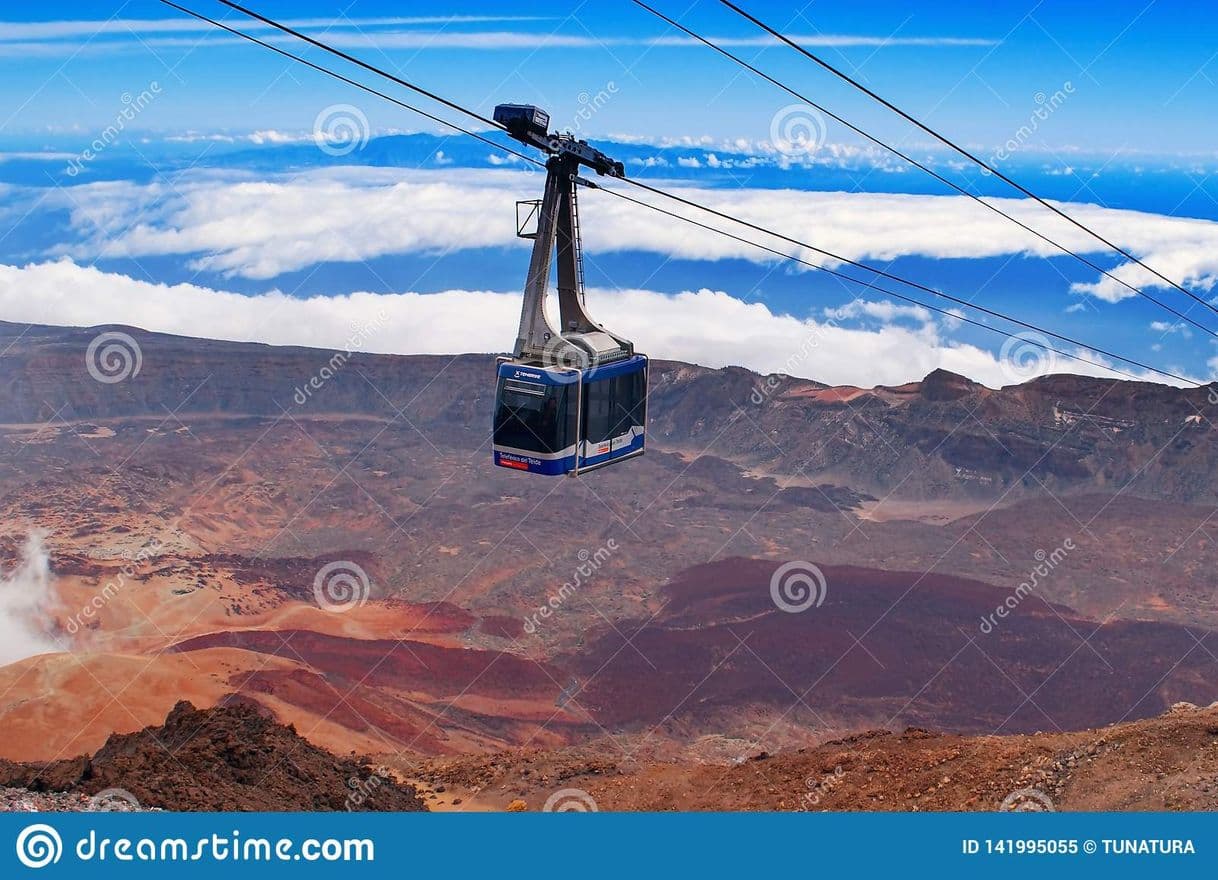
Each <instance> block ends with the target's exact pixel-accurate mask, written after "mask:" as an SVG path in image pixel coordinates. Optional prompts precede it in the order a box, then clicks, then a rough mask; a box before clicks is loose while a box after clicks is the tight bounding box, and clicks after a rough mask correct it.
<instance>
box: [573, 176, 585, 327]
mask: <svg viewBox="0 0 1218 880" xmlns="http://www.w3.org/2000/svg"><path fill="white" fill-rule="evenodd" d="M571 247H572V248H573V249H574V250H575V280H576V284H577V285H578V286H577V288H576V289H577V290H579V301H580V302H581V303H582V302H584V244H583V236H582V235H581V234H580V231H579V198H578V195H577V191H576V190H575V189H574V188H573V189H572V190H571Z"/></svg>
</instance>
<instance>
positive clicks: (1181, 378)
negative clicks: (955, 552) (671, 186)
mask: <svg viewBox="0 0 1218 880" xmlns="http://www.w3.org/2000/svg"><path fill="white" fill-rule="evenodd" d="M161 2H162V3H164V4H165V5H167V6H170V7H172V8H174V9H177V10H179V11H181V12H183V13H185V14H187V15H190V16H192V17H194V18H196V19H198V20H200V21H204V22H207V23H209V24H212V25H214V26H216V27H218V28H221V29H222V30H224V31H227V32H228V33H231V34H233V35H235V36H238V37H240V38H242V39H244V40H247V41H249V42H251V43H254V44H256V45H259V46H262V47H263V48H267V49H270V50H271V51H272V52H275V53H276V54H278V55H280V56H282V57H285V58H288V59H290V60H293V61H297V62H299V63H301V64H303V65H305V66H306V67H309V68H311V69H313V70H315V71H318V72H320V73H323V74H325V75H327V76H331V77H333V78H335V79H337V80H339V81H341V82H344V83H347V84H349V85H353V86H355V87H356V88H359V89H361V90H362V91H364V92H367V93H369V94H372V95H375V96H377V97H380V98H383V99H385V100H387V101H389V102H390V103H392V104H395V105H396V106H398V107H401V108H403V109H406V110H411V111H413V112H415V113H418V114H420V115H422V116H424V117H426V118H427V119H430V120H432V121H434V122H437V123H439V124H441V125H444V126H447V127H448V128H451V129H453V130H454V131H457V132H459V133H461V134H466V135H469V136H471V137H474V138H477V139H478V140H480V141H482V142H483V143H485V144H487V145H488V146H491V147H495V148H497V149H500V150H503V151H504V152H506V153H508V154H510V155H513V156H516V157H518V158H521V159H523V160H524V161H526V162H530V163H532V164H533V165H536V166H539V167H544V165H543V163H541V162H538V161H537V160H536V159H533V158H532V157H529V156H526V155H525V154H523V153H520V152H518V151H516V150H514V149H512V148H511V147H508V146H505V145H504V144H500V143H497V142H495V141H492V140H490V139H489V138H486V137H483V136H481V135H479V134H478V133H476V132H472V131H470V130H468V129H466V128H463V127H462V126H459V125H457V124H456V123H453V122H449V121H448V120H446V119H443V118H441V117H438V116H435V115H433V114H431V113H428V112H427V111H425V110H422V109H420V108H418V107H415V106H413V105H411V104H408V103H406V102H404V101H400V100H398V99H396V98H393V97H391V96H389V95H386V94H384V93H383V92H380V91H377V90H376V89H373V88H370V87H368V86H366V85H364V84H362V83H360V82H357V81H355V80H352V79H350V78H348V77H345V76H343V75H342V74H340V73H337V72H335V71H332V70H330V69H329V68H326V67H324V66H322V65H318V64H314V63H313V62H310V61H308V60H306V59H304V58H301V57H300V56H298V55H294V54H292V53H291V52H287V51H285V50H283V49H280V48H278V47H276V46H273V45H271V44H269V43H266V42H264V41H262V40H259V39H258V38H256V37H253V36H251V35H250V34H247V33H245V32H243V31H241V30H239V29H237V28H233V27H230V26H228V25H225V24H223V23H221V22H219V21H216V20H214V19H211V18H208V17H207V16H205V15H202V14H200V13H197V12H194V11H193V10H190V9H187V8H186V7H184V6H181V5H179V4H177V3H175V2H172V0H161ZM219 2H222V3H227V0H219ZM228 5H234V4H228ZM260 20H262V19H260ZM310 42H313V41H310ZM360 64H361V66H364V67H367V68H368V69H369V70H371V71H373V72H376V73H382V75H386V76H390V75H389V74H383V72H380V71H378V70H377V68H375V67H373V66H371V65H366V64H364V63H363V62H360ZM390 78H391V79H396V78H394V77H392V76H390ZM416 90H417V89H416ZM418 91H420V93H422V94H430V93H427V92H424V91H422V90H418ZM438 100H440V101H441V102H442V103H444V104H445V106H450V107H454V108H456V109H458V110H460V112H463V113H466V114H467V115H471V116H475V117H477V114H475V113H473V112H472V111H468V110H465V109H464V108H461V107H460V106H459V105H456V104H453V103H452V102H449V101H447V100H444V99H438ZM477 118H481V117H477ZM622 180H623V182H624V183H628V184H631V185H634V186H637V187H641V188H643V189H645V190H647V191H649V192H652V193H655V194H656V195H659V196H662V197H664V198H668V199H672V200H675V201H678V202H680V203H682V204H684V205H687V206H689V207H692V208H695V209H697V210H701V211H704V212H707V213H710V214H714V215H715V216H718V217H721V218H723V219H726V220H729V221H731V222H734V223H738V224H742V225H744V226H747V227H749V228H751V229H754V230H756V231H759V232H762V233H764V234H767V235H771V236H774V237H776V238H780V239H783V240H785V241H788V242H790V243H792V244H795V245H797V246H799V247H804V248H807V249H809V250H813V251H815V252H817V253H821V254H823V255H825V256H827V257H829V258H830V259H834V260H837V261H839V262H843V263H848V264H850V265H855V266H857V267H859V268H862V269H865V270H867V271H869V272H872V273H874V274H877V275H880V276H882V277H888V278H891V279H893V280H896V281H898V282H900V283H903V284H907V285H911V286H914V287H917V288H918V289H921V290H925V291H926V292H928V293H931V294H932V295H934V296H938V297H942V298H944V299H947V300H949V301H951V302H954V303H957V304H958V305H961V306H963V307H965V308H970V309H974V310H976V311H979V312H982V313H984V314H987V315H990V316H992V317H995V318H998V319H1000V320H1003V321H1007V322H1010V323H1012V324H1015V325H1017V326H1020V327H1024V328H1025V329H1028V330H1032V331H1035V332H1038V333H1041V334H1044V335H1046V336H1050V337H1053V338H1055V339H1058V340H1061V341H1063V342H1067V343H1069V344H1071V345H1077V346H1079V347H1081V348H1084V349H1087V350H1089V351H1093V352H1095V353H1097V354H1100V355H1103V356H1105V357H1109V358H1112V359H1114V360H1119V361H1121V362H1123V363H1126V364H1130V365H1131V366H1135V367H1138V368H1139V369H1143V370H1147V371H1149V372H1153V373H1156V374H1158V375H1161V376H1166V377H1168V378H1171V379H1175V380H1177V381H1180V382H1184V383H1188V384H1191V385H1199V384H1201V383H1198V382H1196V381H1195V380H1193V379H1189V378H1187V377H1184V376H1180V375H1177V374H1175V373H1172V372H1170V371H1168V370H1164V369H1161V368H1158V367H1154V366H1151V365H1149V364H1145V363H1142V362H1140V361H1137V360H1134V359H1132V358H1128V357H1125V356H1123V355H1119V354H1116V353H1113V352H1109V351H1105V350H1104V349H1101V348H1097V347H1095V346H1092V345H1088V344H1087V343H1084V342H1081V341H1078V340H1075V339H1072V338H1070V337H1068V336H1063V335H1061V334H1059V333H1056V332H1054V331H1052V330H1049V329H1047V328H1043V327H1040V326H1038V325H1036V324H1032V323H1030V322H1026V321H1023V320H1021V319H1018V318H1014V317H1011V316H1008V315H1005V314H1003V313H1001V312H998V311H996V310H993V309H987V308H985V307H984V306H978V305H976V304H974V303H971V302H969V301H967V300H963V299H960V298H957V297H953V296H951V295H950V294H946V293H943V292H941V291H937V290H935V289H934V288H930V287H924V286H922V285H919V284H917V283H916V282H911V281H908V280H906V279H903V278H901V277H899V276H896V275H891V274H890V273H886V272H884V271H883V270H879V269H876V268H874V267H871V266H867V265H865V264H862V263H857V262H854V261H851V260H848V259H846V258H844V257H839V256H837V255H835V254H833V253H831V252H829V251H824V250H821V249H819V248H816V247H815V246H813V245H810V244H807V243H805V242H800V241H798V240H796V239H793V238H789V237H787V236H785V235H782V234H780V233H777V232H774V231H772V230H769V229H766V228H765V227H763V226H759V225H757V224H753V223H750V222H749V221H746V220H743V219H740V218H737V217H733V216H732V215H730V214H726V213H724V212H721V211H717V210H716V209H714V208H710V207H707V206H705V205H701V204H698V203H697V202H694V201H692V200H690V199H686V198H683V197H681V196H677V195H674V194H672V193H668V192H665V191H664V190H661V189H659V188H658V187H653V186H650V185H648V184H645V183H642V182H640V181H637V180H632V179H630V178H622ZM594 186H595V185H594ZM596 188H598V189H601V190H602V191H603V192H606V193H608V194H610V195H611V196H614V197H617V198H620V199H623V200H625V201H628V202H630V203H633V204H636V205H639V206H642V207H645V208H649V209H651V210H653V211H657V212H659V213H661V214H664V215H666V216H668V217H672V218H674V219H678V220H682V221H685V222H687V223H691V224H693V225H695V226H697V227H699V228H701V229H705V230H707V231H710V232H714V233H717V234H719V235H723V236H725V237H727V238H729V239H732V240H734V241H737V242H740V243H743V244H747V245H750V246H752V247H755V248H758V249H760V250H763V251H765V252H767V253H770V254H773V255H775V256H778V257H780V258H783V259H787V260H791V261H793V262H796V263H800V264H802V265H805V266H808V267H810V268H813V269H818V270H820V271H823V272H827V273H829V274H830V275H833V276H835V277H838V278H841V279H843V280H845V281H848V282H850V283H853V284H857V285H861V286H863V287H864V288H866V289H869V290H875V291H877V292H880V293H883V294H884V295H887V296H892V297H894V298H896V299H900V300H902V301H904V302H908V303H911V304H913V305H917V306H920V307H922V308H925V309H928V310H930V311H933V312H937V313H939V314H943V315H946V316H949V317H951V318H953V319H956V320H960V321H962V322H964V323H968V324H972V325H975V326H978V327H981V328H982V329H985V330H988V331H990V332H992V333H996V334H998V335H1001V336H1003V337H1006V338H1008V339H1015V340H1019V341H1021V342H1025V343H1027V344H1030V345H1032V346H1034V347H1037V348H1040V349H1042V350H1045V351H1049V352H1052V353H1055V354H1059V355H1061V356H1063V357H1066V358H1069V359H1071V360H1075V361H1078V362H1080V363H1085V364H1088V365H1090V366H1093V367H1097V368H1099V369H1102V370H1107V371H1110V372H1113V373H1117V374H1119V375H1122V376H1126V377H1127V378H1130V379H1134V380H1140V377H1138V376H1135V375H1133V374H1131V373H1128V372H1126V371H1124V370H1121V369H1118V368H1116V367H1113V366H1111V365H1109V364H1104V363H1099V362H1098V361H1094V360H1090V359H1088V358H1085V357H1082V356H1080V355H1075V354H1071V353H1070V352H1066V351H1062V350H1060V349H1057V348H1054V347H1053V346H1050V345H1046V344H1044V343H1041V342H1039V341H1037V340H1034V339H1029V338H1028V337H1026V336H1020V335H1017V334H1013V333H1008V332H1006V331H1004V330H1001V329H999V328H996V327H991V326H990V325H988V324H985V323H983V322H981V321H976V320H973V319H971V318H968V317H967V316H962V315H957V314H955V313H953V312H951V311H950V310H947V309H942V308H938V307H936V306H933V305H930V304H928V303H924V302H922V301H920V300H918V299H916V298H913V297H909V296H906V295H904V294H900V293H897V292H895V291H892V290H888V289H885V288H881V287H878V286H877V285H875V284H874V283H871V282H867V281H864V280H863V279H860V278H855V277H853V276H850V275H846V274H845V273H842V272H839V271H836V270H834V269H830V268H828V267H826V266H820V265H818V264H816V263H812V262H810V261H807V260H804V259H801V258H800V257H796V256H794V255H792V254H787V253H784V252H782V251H779V250H777V249H775V248H771V247H769V246H767V245H764V244H761V243H759V242H755V241H752V240H750V239H746V238H743V237H741V236H737V235H734V234H733V233H730V232H727V231H726V230H723V229H719V228H717V227H714V226H710V225H708V224H705V223H701V222H700V221H697V220H694V219H693V218H690V217H685V216H683V215H681V214H677V213H675V212H673V211H668V210H666V209H664V208H661V207H659V206H657V205H652V204H649V203H648V202H644V201H642V200H640V199H635V198H632V197H630V196H628V195H626V194H625V193H621V192H618V191H616V190H612V189H608V188H606V187H600V186H597V187H596Z"/></svg>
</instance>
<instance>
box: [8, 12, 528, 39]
mask: <svg viewBox="0 0 1218 880" xmlns="http://www.w3.org/2000/svg"><path fill="white" fill-rule="evenodd" d="M540 20H542V19H538V18H534V17H532V16H520V15H451V16H450V15H429V16H414V17H410V18H403V17H394V18H353V17H349V16H343V17H341V18H289V19H284V21H283V23H284V24H285V25H287V26H288V27H291V28H296V29H298V30H305V29H310V28H317V29H320V30H324V31H332V30H334V29H339V30H342V29H349V28H354V29H356V30H361V29H367V28H375V27H394V26H404V25H420V24H422V25H429V24H460V23H467V24H472V23H485V22H510V21H540ZM240 27H241V29H242V30H246V31H271V30H274V29H273V28H272V27H271V26H270V25H268V24H263V23H262V22H258V21H247V20H242V21H241V25H240ZM214 30H215V26H214V25H210V24H207V23H206V22H202V21H199V20H198V19H194V18H187V17H185V16H180V17H174V18H111V19H107V20H105V21H100V20H97V21H81V20H76V21H3V22H0V43H11V42H18V41H21V40H73V39H77V38H79V37H85V38H90V37H99V36H105V35H119V36H143V35H147V34H166V33H205V32H211V31H214Z"/></svg>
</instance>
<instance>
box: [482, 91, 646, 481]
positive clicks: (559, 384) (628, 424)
mask: <svg viewBox="0 0 1218 880" xmlns="http://www.w3.org/2000/svg"><path fill="white" fill-rule="evenodd" d="M495 122H497V123H499V124H500V125H502V126H504V128H505V129H506V130H507V132H508V134H509V135H511V136H512V137H513V138H515V139H516V140H518V141H520V142H521V143H522V144H525V145H526V146H530V147H534V148H536V149H539V150H542V151H543V152H545V153H547V154H548V155H549V159H548V160H547V161H546V184H545V191H544V193H543V196H542V199H541V201H540V202H524V203H520V204H518V206H517V208H518V212H519V207H520V205H521V204H523V205H528V206H530V208H531V209H532V210H531V211H530V214H533V213H535V216H536V220H537V230H536V232H535V233H525V232H524V231H523V229H518V234H520V235H521V236H522V237H526V238H532V239H533V255H532V258H531V259H530V261H529V274H528V276H527V278H526V280H525V287H524V303H523V306H522V308H521V313H520V329H519V331H518V333H517V335H516V344H515V346H514V347H513V349H512V355H513V356H512V357H511V358H501V359H500V363H499V367H498V384H497V387H496V395H495V399H496V405H495V426H494V442H493V446H494V458H495V464H496V465H499V466H501V467H507V468H512V469H514V470H521V471H529V472H531V473H540V474H550V475H557V474H577V473H579V472H581V471H585V470H591V469H593V468H599V467H604V466H606V465H609V464H614V463H616V462H618V461H621V460H623V459H627V458H633V457H634V456H637V455H641V454H642V453H643V445H644V428H645V422H646V395H647V358H646V356H644V355H640V354H636V353H635V350H634V344H633V343H632V342H630V340H628V339H626V338H624V337H622V336H619V335H618V334H616V333H612V332H610V331H609V330H607V329H605V327H604V326H603V325H601V324H599V323H597V322H596V321H594V320H592V318H591V316H589V314H588V312H587V308H586V306H585V303H584V278H583V261H582V257H581V250H580V247H581V244H580V228H579V205H578V200H577V196H576V190H577V187H579V186H586V187H589V188H593V189H595V188H596V186H597V185H596V184H595V183H593V182H592V181H590V180H587V179H585V178H582V177H580V175H579V171H580V169H581V167H586V168H591V169H592V170H593V171H595V172H596V173H597V174H598V175H609V176H610V177H619V178H621V177H625V171H624V169H623V168H622V163H621V162H616V161H614V160H613V159H610V158H609V157H608V156H606V155H605V154H604V153H602V152H601V151H600V150H598V149H596V148H594V147H591V146H589V145H588V143H587V142H586V141H581V140H577V139H576V138H575V137H573V136H572V135H569V134H550V133H549V130H548V129H549V123H550V117H549V115H548V114H546V113H545V111H543V110H541V109H539V108H537V107H533V106H529V105H522V104H500V105H499V106H498V107H496V108H495ZM518 220H519V216H518ZM556 254H557V263H558V272H557V275H558V285H557V286H558V316H559V324H560V326H559V327H555V326H553V325H552V324H551V322H550V319H549V317H548V316H547V315H546V310H545V303H546V293H547V288H548V287H549V283H550V273H551V268H552V266H553V264H554V261H555V255H556Z"/></svg>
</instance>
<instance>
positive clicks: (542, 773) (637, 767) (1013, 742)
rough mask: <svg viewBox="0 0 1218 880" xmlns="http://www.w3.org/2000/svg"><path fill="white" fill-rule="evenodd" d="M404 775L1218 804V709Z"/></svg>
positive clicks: (671, 793)
mask: <svg viewBox="0 0 1218 880" xmlns="http://www.w3.org/2000/svg"><path fill="white" fill-rule="evenodd" d="M403 771H404V772H406V773H409V774H412V775H413V776H415V777H416V778H418V779H420V780H422V783H421V784H422V786H423V789H424V791H427V792H434V791H436V790H437V789H439V790H440V792H441V797H440V798H439V799H438V800H440V802H441V804H442V806H443V808H445V809H458V810H460V809H505V808H507V807H508V806H509V805H512V804H515V808H517V809H520V808H525V809H531V810H539V809H542V808H543V807H544V805H545V804H546V802H547V801H550V799H551V798H553V797H555V796H556V795H561V798H562V799H563V800H564V802H565V803H568V804H570V805H573V806H574V808H575V809H581V808H584V809H587V808H590V807H591V805H595V807H596V808H597V809H600V810H715V811H720V810H913V811H924V810H941V811H956V810H989V811H992V810H1012V811H1016V810H1017V811H1043V810H1050V809H1051V810H1089V811H1106V810H1190V811H1191V810H1218V706H1210V707H1209V708H1206V709H1198V708H1197V707H1195V706H1190V705H1187V704H1182V705H1180V706H1178V707H1175V708H1173V710H1172V711H1170V712H1168V713H1167V714H1165V715H1162V716H1159V717H1156V718H1149V719H1146V720H1143V721H1137V722H1127V723H1123V724H1116V725H1112V726H1109V727H1104V728H1099V729H1095V730H1084V731H1079V732H1069V733H1036V734H1032V735H1027V736H1009V737H1000V736H981V737H966V736H951V735H944V734H936V733H931V732H929V731H926V730H920V729H916V728H910V729H907V730H905V731H904V732H900V733H894V732H890V731H886V730H879V731H870V732H867V733H862V734H858V735H855V736H851V737H847V738H844V739H840V740H836V741H832V742H827V743H824V744H822V745H818V746H815V747H811V748H806V749H799V750H795V751H790V752H783V753H779V754H767V753H764V752H758V751H756V750H753V751H751V752H747V753H744V754H740V755H738V757H737V759H736V760H734V761H730V762H727V763H723V762H722V760H721V759H720V761H714V760H710V761H702V762H690V761H682V762H674V761H671V760H655V759H651V758H647V757H645V756H641V755H633V756H627V755H624V754H622V753H621V751H620V750H619V749H618V748H616V747H615V746H614V744H613V743H610V742H605V743H602V744H600V747H599V748H598V749H595V750H593V749H576V750H567V751H564V752H557V753H556V752H542V751H529V752H507V753H500V754H496V755H489V756H471V757H463V758H454V759H433V760H428V761H423V762H417V763H407V764H405V765H404V766H403ZM576 792H578V794H576ZM454 801H456V803H455V805H454ZM550 802H551V804H553V803H554V802H553V801H550Z"/></svg>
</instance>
